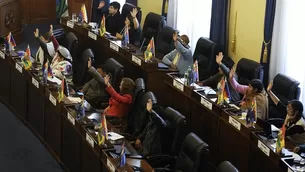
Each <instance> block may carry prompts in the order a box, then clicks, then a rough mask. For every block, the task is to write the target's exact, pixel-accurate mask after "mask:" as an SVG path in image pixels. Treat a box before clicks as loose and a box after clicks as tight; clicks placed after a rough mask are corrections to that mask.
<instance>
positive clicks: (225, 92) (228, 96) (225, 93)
mask: <svg viewBox="0 0 305 172" xmlns="http://www.w3.org/2000/svg"><path fill="white" fill-rule="evenodd" d="M223 99H224V101H226V102H227V103H229V102H230V100H231V94H230V88H229V84H228V81H227V79H226V78H225V88H224V90H223Z"/></svg>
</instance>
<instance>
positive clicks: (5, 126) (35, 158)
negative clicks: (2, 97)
mask: <svg viewBox="0 0 305 172" xmlns="http://www.w3.org/2000/svg"><path fill="white" fill-rule="evenodd" d="M0 116H1V125H0V136H1V141H0V171H1V172H42V171H43V172H48V171H49V172H62V171H63V170H62V168H61V167H60V165H59V164H58V163H57V162H56V161H55V159H53V157H52V156H51V154H50V153H49V152H48V151H47V150H46V148H45V147H44V146H43V144H41V142H40V141H39V140H38V139H37V138H36V137H35V136H34V135H33V134H32V132H31V131H30V130H29V129H28V128H27V127H26V126H24V125H23V123H22V122H20V121H19V119H18V118H16V117H15V115H14V114H13V113H11V112H10V111H9V110H8V109H7V108H6V106H4V105H3V104H2V103H0Z"/></svg>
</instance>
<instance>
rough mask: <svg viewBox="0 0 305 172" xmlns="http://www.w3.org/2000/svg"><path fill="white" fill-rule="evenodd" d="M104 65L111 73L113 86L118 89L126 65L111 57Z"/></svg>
mask: <svg viewBox="0 0 305 172" xmlns="http://www.w3.org/2000/svg"><path fill="white" fill-rule="evenodd" d="M104 67H105V68H106V69H107V71H108V72H109V73H110V74H111V83H112V85H113V87H114V88H115V89H116V90H117V91H118V90H119V86H120V82H121V79H122V78H123V76H124V69H123V68H124V67H123V66H122V65H121V64H120V63H119V62H117V61H116V60H114V59H113V58H109V59H108V60H107V61H106V62H105V64H104Z"/></svg>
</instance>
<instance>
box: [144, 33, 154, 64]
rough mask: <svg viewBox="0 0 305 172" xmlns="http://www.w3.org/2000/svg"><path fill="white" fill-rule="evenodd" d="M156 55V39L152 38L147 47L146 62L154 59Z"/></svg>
mask: <svg viewBox="0 0 305 172" xmlns="http://www.w3.org/2000/svg"><path fill="white" fill-rule="evenodd" d="M154 55H155V41H154V37H152V38H151V40H150V41H149V43H148V45H147V48H146V51H145V52H144V58H145V61H148V60H150V59H152V57H153V56H154Z"/></svg>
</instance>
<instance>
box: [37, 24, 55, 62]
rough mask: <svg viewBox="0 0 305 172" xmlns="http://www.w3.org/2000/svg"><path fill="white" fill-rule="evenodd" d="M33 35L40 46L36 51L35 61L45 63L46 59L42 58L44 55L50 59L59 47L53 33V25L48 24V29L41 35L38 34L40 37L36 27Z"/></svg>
mask: <svg viewBox="0 0 305 172" xmlns="http://www.w3.org/2000/svg"><path fill="white" fill-rule="evenodd" d="M34 35H35V37H36V38H37V39H38V40H39V42H40V47H39V48H38V50H37V53H36V60H37V62H40V63H45V61H46V60H45V59H44V57H47V59H52V58H53V57H54V56H55V53H56V51H57V49H58V47H59V43H58V42H57V40H56V38H55V37H54V35H53V26H52V25H50V31H49V32H47V33H45V34H44V35H43V36H40V38H38V37H39V30H38V29H36V31H35V32H34ZM50 57H51V58H50Z"/></svg>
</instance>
